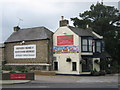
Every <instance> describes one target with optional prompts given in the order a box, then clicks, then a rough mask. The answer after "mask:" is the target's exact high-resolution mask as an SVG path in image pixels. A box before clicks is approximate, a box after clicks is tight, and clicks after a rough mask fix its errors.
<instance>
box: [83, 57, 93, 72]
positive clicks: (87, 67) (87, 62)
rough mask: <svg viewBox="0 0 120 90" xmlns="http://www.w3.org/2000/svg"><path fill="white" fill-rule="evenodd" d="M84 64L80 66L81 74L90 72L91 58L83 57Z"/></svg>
mask: <svg viewBox="0 0 120 90" xmlns="http://www.w3.org/2000/svg"><path fill="white" fill-rule="evenodd" d="M83 60H85V63H83V64H82V72H90V71H91V70H92V66H93V65H92V58H88V57H84V58H83Z"/></svg>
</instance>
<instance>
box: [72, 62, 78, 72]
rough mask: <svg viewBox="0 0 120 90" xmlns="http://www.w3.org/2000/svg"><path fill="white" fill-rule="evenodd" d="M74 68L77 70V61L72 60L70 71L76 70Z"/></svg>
mask: <svg viewBox="0 0 120 90" xmlns="http://www.w3.org/2000/svg"><path fill="white" fill-rule="evenodd" d="M76 70H77V63H76V62H72V71H76Z"/></svg>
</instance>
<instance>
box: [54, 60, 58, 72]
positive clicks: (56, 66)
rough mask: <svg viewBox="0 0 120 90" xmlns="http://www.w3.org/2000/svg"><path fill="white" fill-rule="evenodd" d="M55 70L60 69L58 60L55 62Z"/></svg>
mask: <svg viewBox="0 0 120 90" xmlns="http://www.w3.org/2000/svg"><path fill="white" fill-rule="evenodd" d="M54 70H58V62H54Z"/></svg>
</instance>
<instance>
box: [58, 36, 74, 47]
mask: <svg viewBox="0 0 120 90" xmlns="http://www.w3.org/2000/svg"><path fill="white" fill-rule="evenodd" d="M73 44H74V40H73V35H64V36H57V45H73Z"/></svg>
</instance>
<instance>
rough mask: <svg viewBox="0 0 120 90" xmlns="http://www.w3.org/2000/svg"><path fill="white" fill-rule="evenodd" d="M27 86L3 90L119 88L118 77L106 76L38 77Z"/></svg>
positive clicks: (13, 85)
mask: <svg viewBox="0 0 120 90" xmlns="http://www.w3.org/2000/svg"><path fill="white" fill-rule="evenodd" d="M35 78H36V80H34V81H31V82H29V83H25V84H12V85H2V88H118V75H106V76H36V77H35Z"/></svg>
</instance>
